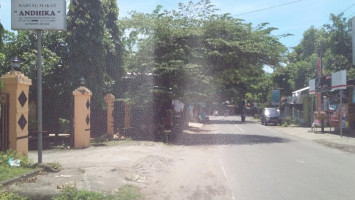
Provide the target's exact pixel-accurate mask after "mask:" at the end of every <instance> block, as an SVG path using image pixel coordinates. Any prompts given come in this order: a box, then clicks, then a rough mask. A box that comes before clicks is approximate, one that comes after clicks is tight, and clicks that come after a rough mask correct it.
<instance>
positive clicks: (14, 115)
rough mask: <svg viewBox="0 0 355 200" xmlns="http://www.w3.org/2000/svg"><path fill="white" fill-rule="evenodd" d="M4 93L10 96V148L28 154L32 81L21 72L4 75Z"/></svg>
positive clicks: (24, 154)
mask: <svg viewBox="0 0 355 200" xmlns="http://www.w3.org/2000/svg"><path fill="white" fill-rule="evenodd" d="M1 81H2V83H3V89H2V92H4V93H7V94H9V102H10V104H9V148H10V149H13V150H15V151H16V152H17V153H18V154H20V155H23V156H27V153H28V91H29V87H30V85H32V80H31V79H29V78H28V77H27V76H25V75H24V74H22V73H21V72H19V71H15V70H11V71H10V72H8V73H6V74H4V75H2V77H1Z"/></svg>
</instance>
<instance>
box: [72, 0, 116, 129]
mask: <svg viewBox="0 0 355 200" xmlns="http://www.w3.org/2000/svg"><path fill="white" fill-rule="evenodd" d="M104 20H105V18H104V9H103V6H102V2H101V1H100V0H91V1H86V0H72V1H71V3H70V5H69V12H68V20H67V24H68V27H67V29H68V37H67V43H68V48H69V57H68V58H69V66H70V70H71V71H72V73H71V76H70V80H69V81H72V82H73V83H74V84H73V86H74V87H78V86H79V85H80V84H79V80H80V78H81V77H83V78H85V80H86V85H87V87H88V88H89V89H90V90H91V91H92V92H93V96H92V99H91V103H90V105H91V106H90V109H91V113H92V114H91V129H92V133H93V134H100V133H102V130H104V128H105V125H104V123H103V121H102V118H103V117H104V116H105V115H104V112H103V106H104V101H103V97H104V92H105V91H104V77H105V74H106V61H105V58H106V55H107V52H106V50H105V42H104V41H105V37H108V36H109V35H108V34H107V33H106V34H105V32H106V31H107V30H106V29H105V21H104ZM73 89H74V88H73Z"/></svg>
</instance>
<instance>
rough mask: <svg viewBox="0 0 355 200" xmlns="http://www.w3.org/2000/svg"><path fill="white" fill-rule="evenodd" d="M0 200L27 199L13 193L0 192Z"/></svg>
mask: <svg viewBox="0 0 355 200" xmlns="http://www.w3.org/2000/svg"><path fill="white" fill-rule="evenodd" d="M0 200H27V198H26V197H22V196H20V195H18V194H16V193H13V192H0Z"/></svg>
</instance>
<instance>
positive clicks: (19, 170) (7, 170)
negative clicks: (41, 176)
mask: <svg viewBox="0 0 355 200" xmlns="http://www.w3.org/2000/svg"><path fill="white" fill-rule="evenodd" d="M9 158H12V159H20V160H21V162H20V167H11V166H9V164H8V159H9ZM31 167H32V165H31V163H30V162H29V161H28V159H27V157H23V156H20V155H18V154H17V153H16V152H15V151H13V150H9V151H7V152H1V153H0V181H4V180H7V179H10V178H13V177H16V176H20V175H23V174H25V173H28V172H30V171H31V170H33V169H32V168H31Z"/></svg>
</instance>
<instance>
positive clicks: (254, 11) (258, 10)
mask: <svg viewBox="0 0 355 200" xmlns="http://www.w3.org/2000/svg"><path fill="white" fill-rule="evenodd" d="M300 1H303V0H298V1H291V2H288V3H283V4H279V5H276V6H271V7H267V8H261V9H257V10H253V11H248V12H244V13H239V14H236V15H234V16H240V15H246V14H250V13H256V12H260V11H265V10H270V9H273V8H277V7H281V6H286V5H289V4H293V3H297V2H300Z"/></svg>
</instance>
